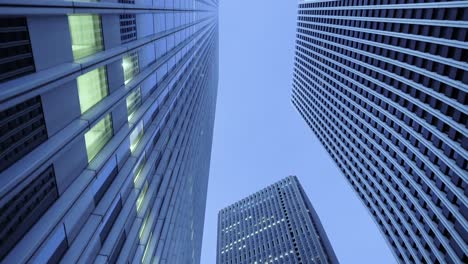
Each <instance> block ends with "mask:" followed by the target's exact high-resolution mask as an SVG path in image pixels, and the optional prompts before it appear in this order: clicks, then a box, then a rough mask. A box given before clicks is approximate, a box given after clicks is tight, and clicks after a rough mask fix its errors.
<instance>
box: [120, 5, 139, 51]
mask: <svg viewBox="0 0 468 264" xmlns="http://www.w3.org/2000/svg"><path fill="white" fill-rule="evenodd" d="M133 4H134V3H133ZM136 39H137V28H136V15H135V14H123V15H120V40H121V42H122V44H124V43H127V42H130V41H133V40H136Z"/></svg>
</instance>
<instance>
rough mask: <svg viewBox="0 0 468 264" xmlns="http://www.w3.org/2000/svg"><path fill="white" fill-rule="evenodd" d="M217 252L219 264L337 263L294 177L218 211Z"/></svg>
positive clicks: (313, 212)
mask: <svg viewBox="0 0 468 264" xmlns="http://www.w3.org/2000/svg"><path fill="white" fill-rule="evenodd" d="M216 253H217V264H244V263H245V264H247V263H248V264H266V263H289V264H301V263H302V264H319V263H321V264H326V263H338V260H337V258H336V256H335V253H334V251H333V249H332V247H331V245H330V243H329V241H328V237H327V235H326V233H325V231H324V229H323V227H322V224H321V223H320V219H319V218H318V216H317V214H316V213H315V210H314V208H313V207H312V204H311V203H310V201H309V199H308V198H307V196H306V194H305V192H304V190H303V189H302V186H301V184H300V183H299V181H298V179H297V177H295V176H289V177H287V178H285V179H283V180H281V181H279V182H277V183H275V184H273V185H270V186H268V187H267V188H265V189H263V190H260V191H258V192H256V193H254V194H252V195H250V196H248V197H247V198H244V199H242V200H240V201H239V202H237V203H235V204H233V205H230V206H228V207H226V208H224V209H222V210H221V211H220V212H219V214H218V246H217V252H216Z"/></svg>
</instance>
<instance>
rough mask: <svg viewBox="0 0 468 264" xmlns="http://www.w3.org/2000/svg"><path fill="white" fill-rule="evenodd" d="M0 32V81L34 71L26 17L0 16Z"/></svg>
mask: <svg viewBox="0 0 468 264" xmlns="http://www.w3.org/2000/svg"><path fill="white" fill-rule="evenodd" d="M0 32H1V33H0V46H1V47H2V48H1V49H0V82H4V81H8V80H11V79H14V78H18V77H20V76H22V75H26V74H29V73H32V72H34V71H35V67H34V59H33V54H32V50H31V42H30V41H29V31H28V25H27V22H26V18H25V17H2V18H0Z"/></svg>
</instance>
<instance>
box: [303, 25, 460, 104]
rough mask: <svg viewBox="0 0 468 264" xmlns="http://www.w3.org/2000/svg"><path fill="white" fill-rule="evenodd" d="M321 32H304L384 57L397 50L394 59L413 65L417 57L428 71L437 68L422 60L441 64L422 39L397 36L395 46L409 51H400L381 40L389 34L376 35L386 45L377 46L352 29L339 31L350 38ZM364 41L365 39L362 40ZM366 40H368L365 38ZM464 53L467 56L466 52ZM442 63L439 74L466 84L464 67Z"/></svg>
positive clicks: (449, 53)
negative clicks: (371, 49)
mask: <svg viewBox="0 0 468 264" xmlns="http://www.w3.org/2000/svg"><path fill="white" fill-rule="evenodd" d="M322 32H323V31H316V30H315V29H314V31H306V32H304V33H305V34H308V35H313V37H315V38H320V39H324V40H327V41H332V42H335V43H339V44H341V45H346V46H350V47H353V48H355V49H363V50H366V51H369V49H370V48H375V49H376V52H374V53H375V54H377V55H381V56H384V57H389V56H387V54H389V53H393V52H398V53H397V54H398V56H397V57H396V59H397V60H398V61H400V62H404V63H409V64H412V65H415V64H414V63H413V61H418V59H419V61H418V62H419V63H418V65H416V66H418V67H419V68H423V66H424V68H425V69H426V70H428V71H434V72H437V69H434V70H433V69H432V67H431V66H432V65H433V64H432V63H431V64H428V63H423V60H424V61H426V62H427V61H432V62H434V63H436V64H437V65H440V64H441V61H440V60H439V59H438V57H439V55H437V57H435V56H436V55H435V54H431V53H429V52H428V51H429V50H428V49H427V48H426V47H429V46H431V45H435V44H432V43H428V42H423V41H416V40H408V39H404V38H398V40H399V44H400V45H397V46H395V47H399V48H403V49H406V50H408V51H409V53H402V52H401V51H399V50H397V49H392V48H391V46H392V45H388V44H387V43H389V42H390V41H388V40H387V41H382V39H383V38H386V39H390V38H392V37H390V36H383V35H380V34H379V35H377V39H378V40H379V39H380V41H377V42H379V43H383V45H385V46H386V47H385V46H384V47H377V46H374V45H370V44H369V43H365V42H359V38H355V37H354V36H353V35H354V31H351V30H345V31H344V32H343V33H341V35H343V36H346V37H350V38H352V39H351V40H350V39H344V38H340V37H336V36H332V35H330V33H332V32H327V33H322ZM311 33H313V34H311ZM332 34H336V33H332ZM371 36H372V37H374V36H376V35H375V34H372V35H371ZM300 37H302V36H300ZM303 38H304V37H303ZM364 41H366V40H364ZM367 41H369V40H367ZM379 45H380V44H379ZM389 46H390V47H389ZM445 48H446V53H447V55H446V56H444V57H454V56H455V54H457V55H456V57H457V59H458V60H460V59H461V56H462V54H461V53H460V52H458V50H459V49H457V48H455V47H445ZM413 50H416V51H418V52H422V53H426V54H430V55H431V57H430V58H432V60H431V59H430V58H427V57H418V56H417V54H416V55H412V54H410V53H412V52H411V51H413ZM466 55H467V56H468V53H467V54H466ZM443 65H444V67H443V68H441V69H440V72H438V73H439V74H442V75H444V76H447V77H449V78H450V79H454V80H458V81H461V82H462V83H465V84H468V77H465V76H466V75H467V73H466V71H465V70H464V69H462V68H457V67H454V66H450V65H448V64H443ZM457 90H459V89H457ZM450 97H451V96H450ZM452 98H454V99H458V98H457V96H456V95H455V96H453V97H452ZM461 103H466V99H465V100H463V101H461Z"/></svg>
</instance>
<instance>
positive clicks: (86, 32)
mask: <svg viewBox="0 0 468 264" xmlns="http://www.w3.org/2000/svg"><path fill="white" fill-rule="evenodd" d="M68 24H69V27H70V35H71V41H72V51H73V58H74V59H75V60H77V59H81V58H84V57H87V56H89V55H92V54H94V53H96V52H99V51H101V50H103V44H102V28H101V18H100V17H99V16H98V15H70V16H68Z"/></svg>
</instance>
